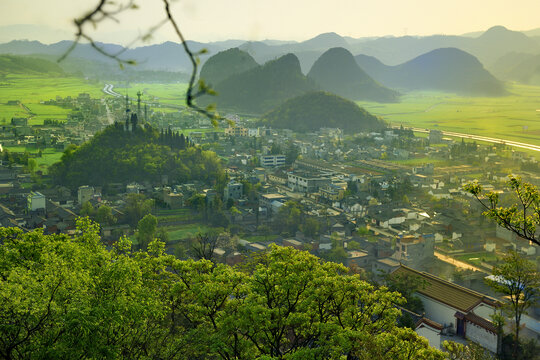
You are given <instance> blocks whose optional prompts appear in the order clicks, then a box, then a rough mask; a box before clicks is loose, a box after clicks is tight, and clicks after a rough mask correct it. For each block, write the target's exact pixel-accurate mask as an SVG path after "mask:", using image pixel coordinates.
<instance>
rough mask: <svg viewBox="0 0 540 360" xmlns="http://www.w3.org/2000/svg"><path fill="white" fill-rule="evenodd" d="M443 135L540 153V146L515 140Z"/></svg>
mask: <svg viewBox="0 0 540 360" xmlns="http://www.w3.org/2000/svg"><path fill="white" fill-rule="evenodd" d="M394 128H396V129H398V128H399V127H398V126H394ZM407 129H411V130H412V131H415V132H421V133H426V134H429V132H430V129H421V128H407ZM441 133H442V134H443V135H444V136H452V137H459V138H464V139H471V140H478V141H485V142H490V143H493V144H503V145H508V146H513V147H517V148H521V149H526V150H532V151H540V145H533V144H527V143H522V142H518V141H513V140H505V139H497V138H492V137H487V136H480V135H471V134H462V133H457V132H453V131H443V130H441Z"/></svg>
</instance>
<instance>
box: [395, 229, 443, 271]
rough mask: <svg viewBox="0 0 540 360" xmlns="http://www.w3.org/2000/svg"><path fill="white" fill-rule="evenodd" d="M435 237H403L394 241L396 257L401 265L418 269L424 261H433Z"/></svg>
mask: <svg viewBox="0 0 540 360" xmlns="http://www.w3.org/2000/svg"><path fill="white" fill-rule="evenodd" d="M434 251H435V237H434V236H433V235H424V236H418V237H416V236H412V235H405V236H400V237H398V238H397V239H396V257H397V260H399V261H401V262H402V263H404V264H406V265H409V266H413V267H420V266H421V264H422V263H423V262H424V261H425V260H430V259H433V256H434Z"/></svg>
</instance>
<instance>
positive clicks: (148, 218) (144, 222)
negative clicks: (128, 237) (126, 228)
mask: <svg viewBox="0 0 540 360" xmlns="http://www.w3.org/2000/svg"><path fill="white" fill-rule="evenodd" d="M157 224H158V221H157V217H155V216H154V215H152V214H147V215H145V216H144V217H143V218H142V219H141V220H140V221H139V223H138V224H137V241H138V242H139V248H140V249H143V250H144V249H146V248H147V246H148V244H150V242H151V241H152V240H153V239H154V238H155V235H156V231H157Z"/></svg>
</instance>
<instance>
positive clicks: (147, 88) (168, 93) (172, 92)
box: [114, 83, 188, 112]
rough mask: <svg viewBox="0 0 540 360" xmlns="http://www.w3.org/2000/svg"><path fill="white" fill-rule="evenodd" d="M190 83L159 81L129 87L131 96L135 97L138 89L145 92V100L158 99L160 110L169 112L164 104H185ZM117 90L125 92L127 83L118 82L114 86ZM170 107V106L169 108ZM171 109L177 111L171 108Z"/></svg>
mask: <svg viewBox="0 0 540 360" xmlns="http://www.w3.org/2000/svg"><path fill="white" fill-rule="evenodd" d="M187 86H188V84H186V83H175V84H158V83H131V84H130V85H129V88H128V92H129V94H130V95H129V96H130V97H132V96H133V97H135V94H136V93H137V92H138V91H141V92H142V93H143V96H142V98H143V99H144V100H147V101H148V100H150V101H151V100H153V98H156V100H158V101H159V103H160V104H161V105H162V108H159V111H163V112H167V110H166V109H167V108H166V107H165V106H164V105H174V106H175V107H178V106H183V105H184V98H185V95H186V89H187ZM114 89H115V91H117V92H119V93H121V94H124V92H125V90H126V88H125V84H116V85H115V86H114ZM169 109H170V108H169ZM169 111H177V110H174V109H171V110H169Z"/></svg>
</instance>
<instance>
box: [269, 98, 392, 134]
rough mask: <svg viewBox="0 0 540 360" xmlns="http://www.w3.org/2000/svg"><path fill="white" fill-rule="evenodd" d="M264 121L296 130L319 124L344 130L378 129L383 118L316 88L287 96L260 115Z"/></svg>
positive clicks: (276, 126)
mask: <svg viewBox="0 0 540 360" xmlns="http://www.w3.org/2000/svg"><path fill="white" fill-rule="evenodd" d="M261 122H262V123H263V124H264V125H267V126H271V127H274V128H287V129H292V130H295V131H299V132H307V131H313V130H318V129H319V128H321V127H332V128H340V129H343V130H345V131H347V132H358V131H371V130H379V129H382V128H384V127H385V124H384V122H383V121H382V120H381V119H379V118H378V117H376V116H374V115H372V114H370V113H369V112H367V111H366V110H364V109H363V108H361V107H359V106H358V105H356V104H355V103H354V102H352V101H349V100H346V99H344V98H341V97H339V96H337V95H334V94H330V93H326V92H322V91H318V92H310V93H306V94H303V95H300V96H298V97H295V98H292V99H289V100H287V101H286V102H285V103H283V104H281V105H280V106H278V107H276V108H275V109H273V110H272V111H270V112H268V113H266V114H264V115H263V116H262V120H261Z"/></svg>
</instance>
